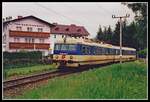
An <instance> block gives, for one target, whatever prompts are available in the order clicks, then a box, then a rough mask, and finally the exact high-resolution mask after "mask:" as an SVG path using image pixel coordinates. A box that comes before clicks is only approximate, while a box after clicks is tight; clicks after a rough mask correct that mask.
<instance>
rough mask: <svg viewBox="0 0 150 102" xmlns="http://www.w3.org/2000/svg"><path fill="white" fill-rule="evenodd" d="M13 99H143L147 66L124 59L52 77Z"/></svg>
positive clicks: (144, 96)
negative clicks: (107, 64) (115, 62)
mask: <svg viewBox="0 0 150 102" xmlns="http://www.w3.org/2000/svg"><path fill="white" fill-rule="evenodd" d="M13 98H16V99H145V98H147V67H146V65H145V64H144V63H142V62H139V61H135V62H126V63H123V64H122V67H120V65H119V64H113V65H109V66H105V67H102V68H99V69H93V70H90V71H88V72H82V73H80V74H77V73H76V74H73V75H69V77H66V78H63V77H60V78H55V79H51V80H50V81H49V82H48V84H47V85H44V86H40V87H37V88H35V89H32V90H27V91H25V92H24V93H23V95H21V96H16V97H13Z"/></svg>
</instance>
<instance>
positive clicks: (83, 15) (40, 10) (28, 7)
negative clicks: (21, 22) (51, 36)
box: [2, 2, 134, 37]
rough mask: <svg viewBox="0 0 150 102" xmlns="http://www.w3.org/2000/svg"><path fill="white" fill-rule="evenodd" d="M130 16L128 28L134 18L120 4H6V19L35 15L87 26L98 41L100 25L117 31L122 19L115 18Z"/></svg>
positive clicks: (128, 10) (64, 22)
mask: <svg viewBox="0 0 150 102" xmlns="http://www.w3.org/2000/svg"><path fill="white" fill-rule="evenodd" d="M126 13H128V14H130V17H129V18H128V19H127V21H128V24H129V23H130V22H131V21H132V20H133V17H134V14H133V12H132V11H131V10H130V9H128V8H127V7H126V6H124V5H122V4H121V3H120V2H114V3H113V2H112V3H111V2H109V3H106V2H73V3H72V2H57V3H56V2H3V4H2V14H3V15H2V16H3V18H5V17H8V16H12V18H13V19H14V18H16V17H17V16H18V15H20V16H29V15H34V16H36V17H38V18H41V19H43V20H45V21H48V22H50V23H54V22H57V23H58V24H66V25H70V24H75V25H79V26H84V27H85V28H86V29H87V31H88V32H89V33H90V37H95V36H96V33H97V31H98V27H99V25H101V27H102V28H104V26H106V27H108V25H110V26H111V27H112V28H113V29H114V27H115V24H116V22H117V20H118V19H112V14H115V15H116V16H124V15H126Z"/></svg>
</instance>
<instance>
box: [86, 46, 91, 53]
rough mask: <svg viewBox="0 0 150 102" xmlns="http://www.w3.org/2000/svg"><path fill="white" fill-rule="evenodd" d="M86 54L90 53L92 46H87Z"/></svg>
mask: <svg viewBox="0 0 150 102" xmlns="http://www.w3.org/2000/svg"><path fill="white" fill-rule="evenodd" d="M86 54H90V48H89V47H88V46H87V47H86Z"/></svg>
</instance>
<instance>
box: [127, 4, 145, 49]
mask: <svg viewBox="0 0 150 102" xmlns="http://www.w3.org/2000/svg"><path fill="white" fill-rule="evenodd" d="M125 5H127V7H128V8H130V9H132V11H133V12H134V13H135V14H136V16H135V21H136V31H135V32H136V33H135V35H134V36H136V40H137V41H138V44H136V45H139V46H138V49H137V50H140V49H144V48H146V47H147V3H131V4H125ZM136 48H137V46H136Z"/></svg>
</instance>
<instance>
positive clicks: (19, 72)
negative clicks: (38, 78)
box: [3, 64, 56, 79]
mask: <svg viewBox="0 0 150 102" xmlns="http://www.w3.org/2000/svg"><path fill="white" fill-rule="evenodd" d="M49 70H56V67H55V65H43V64H39V65H34V66H30V67H20V68H6V69H4V70H3V72H4V73H3V74H4V79H9V78H10V77H13V76H15V77H19V76H26V75H32V74H34V73H41V72H44V71H49Z"/></svg>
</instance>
